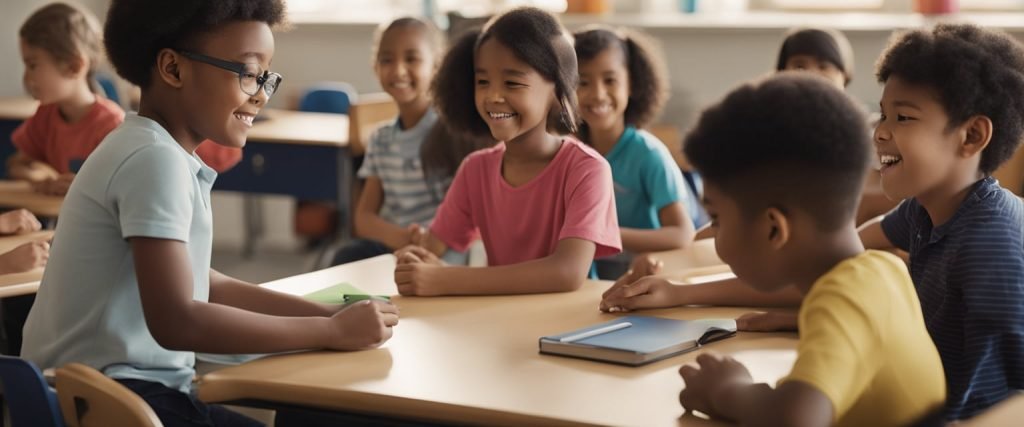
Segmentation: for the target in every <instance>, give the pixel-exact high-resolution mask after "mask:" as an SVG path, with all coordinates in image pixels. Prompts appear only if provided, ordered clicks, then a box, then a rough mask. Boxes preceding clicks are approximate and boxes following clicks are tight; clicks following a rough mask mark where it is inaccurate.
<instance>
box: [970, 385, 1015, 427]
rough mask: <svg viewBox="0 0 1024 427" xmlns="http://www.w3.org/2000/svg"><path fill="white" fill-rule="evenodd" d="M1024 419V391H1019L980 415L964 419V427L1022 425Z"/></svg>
mask: <svg viewBox="0 0 1024 427" xmlns="http://www.w3.org/2000/svg"><path fill="white" fill-rule="evenodd" d="M1021 420H1024V393H1021V392H1018V393H1017V395H1015V396H1011V397H1009V398H1007V399H1006V400H1004V401H1002V402H1000V403H999V404H997V405H996V406H993V407H992V408H989V409H988V410H986V411H985V412H982V413H981V414H980V415H977V416H975V417H974V418H971V419H969V420H967V421H964V423H963V426H964V427H1006V426H1015V425H1020V424H1021Z"/></svg>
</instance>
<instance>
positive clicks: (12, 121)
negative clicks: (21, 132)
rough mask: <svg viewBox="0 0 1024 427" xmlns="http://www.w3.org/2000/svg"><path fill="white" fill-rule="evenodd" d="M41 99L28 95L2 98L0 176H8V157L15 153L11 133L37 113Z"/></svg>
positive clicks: (0, 100)
mask: <svg viewBox="0 0 1024 427" xmlns="http://www.w3.org/2000/svg"><path fill="white" fill-rule="evenodd" d="M36 108H39V101H36V100H34V99H32V98H28V97H7V98H0V177H6V176H7V158H8V157H10V156H11V155H12V154H14V145H13V144H11V133H13V132H14V129H17V127H18V125H20V124H21V122H23V121H25V119H27V118H29V117H31V116H32V114H35V112H36Z"/></svg>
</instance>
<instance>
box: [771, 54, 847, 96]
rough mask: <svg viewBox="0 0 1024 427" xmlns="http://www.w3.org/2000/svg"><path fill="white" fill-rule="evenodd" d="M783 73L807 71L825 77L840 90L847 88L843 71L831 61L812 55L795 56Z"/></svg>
mask: <svg viewBox="0 0 1024 427" xmlns="http://www.w3.org/2000/svg"><path fill="white" fill-rule="evenodd" d="M783 71H807V72H811V73H814V74H817V75H819V76H821V77H824V78H825V79H827V80H828V81H830V82H832V84H834V85H835V86H836V87H838V88H839V89H843V88H845V87H846V75H845V74H843V70H841V69H839V67H836V65H835V64H833V63H832V62H830V61H826V60H824V59H821V58H818V57H816V56H812V55H793V56H790V57H789V58H787V59H786V66H785V67H784V68H783Z"/></svg>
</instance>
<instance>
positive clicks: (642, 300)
mask: <svg viewBox="0 0 1024 427" xmlns="http://www.w3.org/2000/svg"><path fill="white" fill-rule="evenodd" d="M675 286H676V285H673V284H672V283H670V282H669V281H668V279H665V278H661V277H654V276H648V277H644V278H641V279H640V280H637V281H635V282H633V283H630V284H628V285H623V286H620V287H619V288H618V289H616V290H615V291H614V292H611V293H610V294H607V295H606V296H605V297H604V299H602V300H601V311H606V312H609V313H616V312H623V311H631V310H639V309H644V308H664V307H672V306H675V305H678V304H677V303H676V302H675V301H673V299H672V290H673V289H674V288H675Z"/></svg>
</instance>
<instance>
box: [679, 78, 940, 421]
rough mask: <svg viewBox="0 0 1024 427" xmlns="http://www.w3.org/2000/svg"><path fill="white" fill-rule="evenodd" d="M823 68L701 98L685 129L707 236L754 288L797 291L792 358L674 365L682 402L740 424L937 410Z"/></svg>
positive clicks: (933, 365)
mask: <svg viewBox="0 0 1024 427" xmlns="http://www.w3.org/2000/svg"><path fill="white" fill-rule="evenodd" d="M864 121H865V119H864V116H863V112H862V111H861V110H860V109H859V108H858V107H857V106H856V105H855V103H854V102H853V101H852V100H851V99H850V98H848V97H847V96H846V95H845V94H843V93H842V92H841V91H840V90H838V89H836V88H835V87H833V86H832V85H829V84H828V82H826V81H825V80H823V79H820V78H816V77H812V76H805V75H787V73H783V74H781V75H777V76H776V77H772V78H770V79H768V80H765V81H763V82H760V83H755V84H747V85H744V86H742V87H740V88H738V89H736V90H734V91H733V92H732V93H731V94H729V95H728V96H726V98H725V99H724V100H723V101H722V102H721V103H720V104H718V105H716V106H714V107H711V108H710V109H708V110H706V111H705V112H704V114H703V115H702V117H701V119H700V121H699V123H698V125H697V127H696V128H695V129H694V130H693V131H692V132H691V133H690V135H689V136H688V137H687V139H686V143H685V144H686V145H685V151H686V155H687V158H688V159H689V160H690V162H691V163H692V164H693V165H694V166H695V167H696V169H697V170H698V171H699V172H700V173H701V175H702V176H703V177H704V180H705V200H704V204H705V207H706V208H707V211H708V214H709V215H710V216H711V219H712V227H715V228H716V240H715V245H716V246H715V247H716V250H717V251H718V254H719V256H720V257H721V258H722V260H723V261H725V262H726V263H728V264H729V265H730V267H732V269H733V271H734V272H735V273H736V275H737V276H738V277H739V278H740V279H742V280H744V281H745V282H746V283H748V284H749V285H750V286H752V287H754V288H756V289H758V290H761V291H772V290H776V289H780V288H783V287H786V286H788V285H790V284H796V286H797V288H798V289H799V290H800V291H801V293H803V294H804V301H803V305H802V306H801V308H800V314H799V326H800V343H799V345H798V348H797V360H796V363H795V364H794V366H793V370H792V372H790V374H789V375H788V376H786V377H785V378H783V379H782V380H781V381H780V382H779V384H778V385H777V387H775V388H772V387H771V386H769V385H767V384H754V383H753V381H752V379H751V377H750V373H749V372H748V371H747V369H746V368H745V367H743V365H741V364H740V363H739V362H737V361H735V360H734V359H732V358H730V357H728V356H720V355H714V354H704V355H701V356H700V357H698V358H697V362H698V364H699V366H690V365H687V366H683V367H682V368H681V369H680V371H679V372H680V375H682V378H683V381H684V382H685V383H686V388H685V389H684V390H683V391H682V393H680V395H679V400H680V403H681V404H682V405H683V407H685V408H686V409H688V410H696V411H700V412H703V413H706V414H708V415H710V416H712V417H716V418H723V419H729V420H733V421H738V422H739V423H740V424H743V425H773V426H774V425H802V426H807V425H821V426H824V425H833V424H834V425H839V426H864V425H871V426H889V425H893V426H895V425H908V424H913V423H917V422H921V421H922V420H924V419H926V418H931V417H935V416H936V415H939V416H940V413H939V411H941V409H942V407H943V403H944V401H945V397H946V385H945V381H944V377H943V371H942V364H941V361H940V359H939V355H938V352H937V351H936V349H935V345H934V344H933V343H932V340H931V338H930V337H929V335H928V332H927V330H926V329H925V325H924V321H923V319H922V316H921V306H920V303H919V302H918V299H917V294H916V293H915V291H914V286H913V283H912V282H911V279H910V275H909V274H908V272H907V268H906V266H905V265H904V263H903V261H901V260H900V259H899V258H897V257H896V256H894V255H891V254H889V253H885V252H880V251H871V250H869V251H865V250H864V246H863V244H861V241H860V238H859V237H858V234H857V229H856V226H855V224H854V215H855V213H856V210H857V201H858V197H859V194H860V192H861V186H862V184H863V182H864V175H865V173H866V172H867V169H868V162H869V158H870V155H871V147H870V141H871V138H870V137H869V135H868V133H867V129H865V128H864V126H863V123H864Z"/></svg>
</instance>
